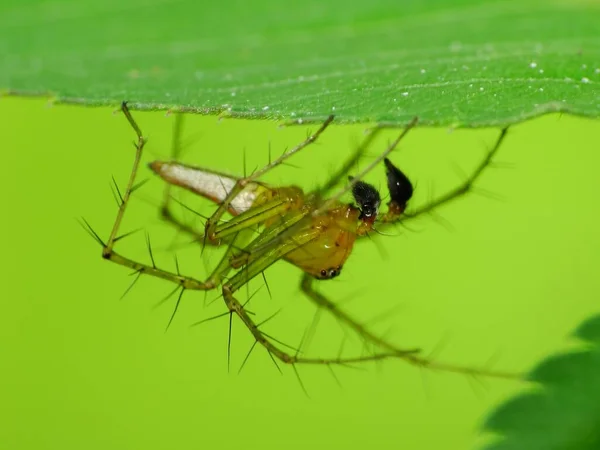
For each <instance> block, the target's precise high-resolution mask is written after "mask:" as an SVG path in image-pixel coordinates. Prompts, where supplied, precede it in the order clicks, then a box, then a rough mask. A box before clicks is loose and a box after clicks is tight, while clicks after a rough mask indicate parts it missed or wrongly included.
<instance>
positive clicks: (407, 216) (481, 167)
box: [377, 128, 508, 224]
mask: <svg viewBox="0 0 600 450" xmlns="http://www.w3.org/2000/svg"><path fill="white" fill-rule="evenodd" d="M507 132H508V128H503V129H502V130H501V132H500V135H499V136H498V139H497V140H496V143H495V144H494V146H493V147H492V149H491V150H490V151H488V152H487V153H486V155H485V157H484V158H483V159H482V160H481V162H480V163H479V164H478V165H477V167H476V168H475V170H474V171H473V172H472V173H471V175H470V176H469V177H468V178H467V179H466V180H464V182H463V183H461V184H460V185H458V186H457V187H455V188H454V189H453V190H451V191H450V192H448V193H446V194H445V195H443V196H441V197H439V198H438V199H436V200H433V201H431V202H429V203H427V204H426V205H424V206H422V207H420V208H417V209H416V210H414V211H413V212H404V210H403V208H404V205H402V207H401V208H397V206H398V205H394V204H393V201H392V202H390V204H389V206H390V208H389V211H388V212H387V213H386V214H384V215H382V216H380V217H379V218H378V220H377V222H379V223H385V224H389V223H394V222H401V223H402V222H406V221H408V220H412V219H415V218H417V217H419V216H421V215H423V214H427V213H430V212H432V211H433V210H434V209H436V208H438V207H440V206H442V205H444V204H446V203H450V202H452V201H453V200H456V199H458V198H460V197H462V196H463V195H465V194H468V193H469V192H470V191H471V189H472V188H473V184H474V183H475V182H476V181H477V180H478V179H479V177H481V175H482V174H483V173H484V172H485V170H486V169H487V168H488V167H489V166H490V164H491V162H492V159H493V158H494V156H495V155H496V153H497V152H498V149H499V148H500V146H501V145H502V142H503V141H504V138H505V137H506V134H507Z"/></svg>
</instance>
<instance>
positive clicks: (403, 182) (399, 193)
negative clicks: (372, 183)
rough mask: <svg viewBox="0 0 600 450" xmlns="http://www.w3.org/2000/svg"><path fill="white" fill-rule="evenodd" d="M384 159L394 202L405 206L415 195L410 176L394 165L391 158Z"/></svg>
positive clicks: (389, 188)
mask: <svg viewBox="0 0 600 450" xmlns="http://www.w3.org/2000/svg"><path fill="white" fill-rule="evenodd" d="M383 161H384V163H385V174H386V176H387V185H388V190H389V191H390V197H391V198H392V202H394V203H396V204H397V205H398V206H401V207H402V208H404V207H406V203H408V201H409V200H410V198H411V197H412V195H413V186H412V184H411V182H410V180H409V179H408V177H407V176H406V175H404V173H403V172H402V171H401V170H400V169H398V168H397V167H396V166H394V165H393V164H392V162H391V161H390V160H389V159H387V158H385V159H384V160H383Z"/></svg>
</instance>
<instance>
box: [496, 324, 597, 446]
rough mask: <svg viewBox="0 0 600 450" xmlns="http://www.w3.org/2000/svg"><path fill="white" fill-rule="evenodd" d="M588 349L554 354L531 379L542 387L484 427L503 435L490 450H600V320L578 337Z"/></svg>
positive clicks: (515, 401) (506, 406) (511, 404)
mask: <svg viewBox="0 0 600 450" xmlns="http://www.w3.org/2000/svg"><path fill="white" fill-rule="evenodd" d="M574 335H575V337H577V338H579V339H581V340H583V341H584V342H587V345H586V347H585V348H581V349H577V350H576V351H573V352H570V353H566V354H562V355H555V356H552V357H550V358H548V359H546V360H545V361H543V362H542V363H540V364H539V365H538V366H537V367H536V368H534V369H533V371H532V372H531V373H530V374H529V376H528V379H529V380H530V381H533V382H535V383H538V384H539V388H538V389H536V390H535V391H533V392H529V393H526V394H523V395H521V396H518V397H516V398H513V399H512V400H510V401H508V402H507V403H505V404H504V405H502V406H500V407H499V408H498V409H497V410H496V411H495V412H494V413H493V414H492V416H491V417H490V418H489V419H488V420H487V422H486V424H485V428H486V429H487V430H488V431H493V432H496V433H499V434H501V435H502V436H503V437H502V438H501V440H500V441H499V442H497V443H495V444H493V445H491V446H489V447H488V450H520V449H522V450H538V449H539V450H542V449H543V450H554V449H556V450H559V449H570V450H587V449H590V450H592V449H598V448H600V346H599V345H598V344H599V343H600V316H596V317H593V318H591V319H589V320H587V321H586V322H584V323H583V324H582V325H581V326H580V327H579V329H578V330H577V331H576V332H575V333H574Z"/></svg>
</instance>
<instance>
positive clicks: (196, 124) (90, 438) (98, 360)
mask: <svg viewBox="0 0 600 450" xmlns="http://www.w3.org/2000/svg"><path fill="white" fill-rule="evenodd" d="M134 115H135V117H136V118H137V120H138V122H139V124H140V126H141V127H142V129H143V131H144V134H145V135H147V136H148V137H149V139H150V140H149V144H148V147H147V153H146V160H151V159H155V158H167V157H168V155H169V146H170V139H171V127H172V123H173V116H165V114H164V113H136V112H134ZM0 119H1V121H2V122H1V123H2V124H3V125H2V127H1V130H2V131H1V133H0V136H1V139H2V146H3V151H2V153H3V155H4V161H3V169H4V170H3V176H2V177H1V183H2V186H1V189H2V191H1V192H2V198H3V200H4V205H3V213H2V221H1V223H2V236H3V237H4V239H3V253H4V258H3V261H4V264H3V268H2V271H1V273H2V282H3V286H4V295H2V298H3V299H2V301H1V302H0V308H1V309H0V321H1V323H0V340H1V345H0V359H1V361H2V375H1V380H2V382H1V383H0V399H1V401H0V403H1V405H2V406H0V414H1V416H2V417H0V421H1V423H2V424H3V425H2V426H1V427H0V447H1V448H7V449H29V448H37V449H49V448H63V449H80V448H89V449H106V448H111V449H132V448H145V449H148V450H150V449H170V448H182V449H183V448H234V447H241V446H244V447H259V446H260V447H261V448H263V449H276V448H282V447H285V448H292V449H306V448H367V447H378V448H383V449H387V448H390V449H391V448H410V449H429V448H436V449H437V448H444V449H465V448H477V447H478V446H481V445H482V443H484V442H486V441H487V439H489V436H485V435H481V434H480V433H479V432H478V427H479V425H480V424H481V421H482V420H483V418H484V416H485V414H486V412H487V411H489V410H490V408H492V407H493V406H494V405H496V404H498V403H499V402H501V401H502V400H503V399H505V398H507V397H508V396H510V395H512V394H514V393H516V392H518V391H519V390H521V389H525V388H527V386H526V385H524V384H520V383H517V382H511V381H503V380H493V379H485V380H477V381H473V380H468V379H467V378H466V377H464V376H459V375H454V374H445V373H434V372H427V371H422V370H419V369H417V368H415V367H412V366H409V365H406V364H404V363H402V362H395V361H387V362H385V363H384V364H381V365H368V366H364V369H365V370H353V369H346V368H341V369H337V370H336V375H337V376H338V378H339V380H340V383H341V385H342V387H341V388H340V387H339V386H338V384H337V383H336V381H335V379H334V378H333V377H331V375H330V374H329V372H328V371H327V369H326V368H323V367H308V368H305V367H300V368H299V371H300V374H301V376H302V380H303V382H304V384H305V386H306V389H307V390H308V393H309V395H310V399H309V398H307V397H306V396H305V394H304V393H303V391H302V389H301V388H300V386H299V384H298V382H297V380H296V378H295V376H294V374H293V372H292V371H291V370H290V368H288V367H283V368H282V369H283V372H284V373H283V376H282V375H280V374H279V373H278V372H277V370H276V369H275V368H274V366H273V364H272V362H271V361H270V360H269V358H268V356H267V355H266V353H265V352H263V351H259V350H260V349H258V348H257V349H255V351H254V353H253V354H252V356H251V358H250V359H249V361H248V363H247V364H246V367H245V368H244V371H243V372H242V373H241V374H239V375H238V374H237V368H238V367H239V365H240V364H241V362H242V361H243V359H244V356H245V354H246V352H247V351H248V348H249V346H250V344H251V341H250V339H249V336H248V334H249V333H248V332H247V331H246V330H244V329H243V328H242V327H241V326H239V324H236V325H235V326H234V329H233V361H232V362H233V365H232V371H231V373H230V374H228V373H227V364H226V347H227V319H220V320H215V321H212V322H210V323H207V324H205V325H203V326H202V327H197V328H190V327H189V325H190V324H192V323H193V322H195V321H198V320H200V319H202V318H206V317H209V316H211V315H214V314H218V313H221V312H223V311H225V308H224V305H223V304H222V301H221V300H217V301H216V302H214V303H212V304H211V305H209V306H205V301H204V297H203V294H202V293H198V294H194V293H191V294H189V295H188V294H186V296H185V297H184V302H183V305H182V307H181V308H180V311H179V313H178V315H177V317H176V318H175V321H174V323H173V325H172V326H171V328H170V329H169V331H168V332H167V333H165V332H164V329H165V326H166V323H167V321H168V318H169V316H170V314H171V311H172V306H173V300H171V301H169V302H167V303H166V304H165V305H163V306H161V307H159V308H153V306H154V305H155V304H156V303H157V302H159V301H160V299H161V298H163V297H164V296H165V295H166V294H167V293H168V292H169V291H170V290H171V289H172V287H171V286H170V285H169V284H168V283H166V282H163V281H157V280H150V279H142V280H141V281H140V283H139V284H138V285H137V286H136V287H135V288H134V289H133V290H132V291H131V292H130V293H129V294H128V296H127V297H125V299H123V300H122V301H119V297H120V296H121V295H122V293H123V292H124V291H125V289H126V288H127V286H128V285H129V283H130V281H131V280H132V278H131V277H128V276H127V275H128V270H127V269H125V268H122V267H118V266H115V265H112V264H111V263H109V262H106V261H103V260H102V259H101V258H100V247H99V246H97V244H95V243H94V242H93V241H92V240H91V239H90V238H89V237H88V236H87V235H86V234H85V232H84V231H83V229H82V228H81V227H80V226H79V225H78V223H77V221H76V219H77V218H78V217H80V216H84V217H85V218H86V219H87V220H89V221H90V223H91V224H92V225H93V226H94V227H95V229H96V230H97V231H98V232H99V234H100V235H101V236H102V237H103V238H105V239H106V237H107V236H108V233H109V231H110V227H111V225H112V220H113V219H114V215H115V213H116V206H115V203H114V200H113V198H112V195H111V193H110V187H109V183H110V180H111V178H110V177H111V175H114V176H115V178H116V180H117V181H118V182H119V183H120V185H121V186H122V187H123V186H124V183H125V181H126V177H127V176H128V173H129V169H130V164H131V162H132V157H133V148H132V147H131V143H130V142H131V140H132V139H133V137H134V136H133V133H132V131H131V130H130V128H129V127H128V125H127V123H126V121H125V119H124V118H123V117H122V116H121V115H120V114H112V113H111V110H110V109H105V108H98V109H85V108H81V107H72V106H71V107H67V106H51V107H50V106H49V105H47V103H46V101H44V100H40V99H38V100H28V99H14V98H3V99H1V101H0ZM185 126H186V128H185V130H186V131H185V134H186V139H187V140H188V141H190V142H193V145H191V146H190V147H189V148H188V149H187V150H186V154H185V158H186V159H187V160H188V161H192V162H195V163H196V164H200V165H203V166H206V167H212V168H215V169H221V170H227V171H230V172H232V173H241V171H242V166H243V163H242V154H243V152H244V150H245V151H246V154H247V157H248V167H254V166H256V165H259V164H261V163H263V164H264V163H265V162H266V161H267V158H268V156H267V155H268V147H269V145H271V147H272V150H273V154H279V152H281V151H283V149H284V147H285V146H292V145H294V144H295V143H297V142H299V141H300V140H301V139H302V138H303V137H304V136H305V133H306V129H305V128H300V127H297V128H296V127H295V128H287V129H281V128H279V127H278V126H277V124H276V123H274V122H268V121H267V122H257V121H255V122H252V121H243V120H233V119H226V120H222V121H219V120H218V119H217V118H215V117H188V118H186V124H185ZM364 128H365V126H364V125H362V126H352V127H350V126H344V127H333V128H332V129H331V130H330V131H328V133H327V134H326V135H324V136H323V139H322V141H321V142H320V144H319V145H318V146H315V147H314V148H309V149H307V150H305V151H304V152H303V153H302V154H300V155H298V157H297V158H295V159H294V160H293V161H292V162H293V164H294V165H296V166H297V167H284V168H282V169H281V170H278V171H276V172H274V173H272V174H271V176H270V177H269V181H271V182H273V183H284V184H288V183H298V184H300V185H301V186H302V187H304V188H307V189H309V188H311V187H314V186H315V185H316V184H317V183H318V182H322V181H323V180H325V179H326V178H327V173H328V172H329V171H330V169H331V168H332V167H335V165H336V164H339V161H340V160H341V159H343V157H344V155H345V154H347V152H348V151H349V149H351V148H352V146H354V145H356V144H357V143H358V142H359V140H360V138H361V137H362V136H363V130H364ZM395 133H396V132H395V131H390V132H389V133H388V134H386V136H385V140H388V139H391V137H392V136H393V135H394V134H395ZM497 133H498V130H492V129H485V130H483V129H482V130H454V131H452V132H449V131H448V130H445V129H427V128H423V129H417V130H415V131H414V132H411V133H410V134H409V136H408V137H407V138H406V140H405V141H404V142H403V144H402V146H401V150H400V151H398V152H397V153H395V154H394V155H393V158H392V159H393V161H394V162H395V163H396V164H397V165H399V166H401V167H402V168H403V170H405V171H406V172H407V173H408V175H409V176H410V177H411V179H413V180H414V181H415V182H416V184H417V197H416V199H415V200H416V203H419V202H425V201H427V199H428V198H429V197H430V196H432V195H436V194H440V193H442V192H443V191H444V190H445V189H446V188H448V187H449V186H451V185H453V184H456V183H458V182H460V180H461V176H462V175H461V171H463V172H465V173H467V172H468V171H469V170H470V169H471V168H472V167H473V165H474V164H476V163H477V161H478V159H479V158H481V157H482V156H483V155H484V152H485V150H486V149H487V148H489V147H490V146H491V145H492V143H493V142H494V139H495V137H496V136H497ZM598 142H600V126H598V122H597V121H592V120H587V119H581V118H573V117H568V116H559V115H550V116H545V117H542V118H540V119H536V120H534V121H531V122H527V123H523V124H520V125H518V126H515V127H513V128H512V129H511V130H510V133H509V136H508V138H507V140H506V143H505V146H504V147H503V148H502V149H501V151H500V153H499V155H498V158H497V159H498V161H501V162H502V163H503V164H502V166H501V167H498V168H494V169H492V170H490V171H489V172H487V173H486V174H485V175H484V177H483V179H482V181H481V182H480V184H479V186H481V188H485V189H486V190H487V191H490V192H491V193H493V194H494V196H496V195H497V196H500V197H501V199H493V198H491V197H490V195H477V194H473V195H470V196H468V197H466V198H464V199H463V200H460V201H458V202H456V203H454V204H452V205H449V206H448V207H446V208H443V209H441V210H440V211H439V213H440V215H441V216H442V217H443V220H442V219H439V220H438V221H436V220H434V219H433V218H425V219H423V220H419V221H418V222H415V223H412V224H410V229H404V228H398V229H396V230H390V231H389V233H390V234H393V236H378V237H376V238H374V239H373V240H365V241H364V242H361V243H360V244H359V245H358V246H357V248H356V249H355V251H354V253H353V255H352V257H351V258H350V260H349V261H348V263H347V264H346V266H345V269H344V272H343V273H342V275H341V276H340V277H339V278H337V279H336V280H335V281H333V280H332V281H330V282H322V283H321V289H322V291H323V292H324V293H326V294H327V295H328V296H330V297H331V298H332V299H336V300H337V301H340V302H341V301H345V302H348V303H346V304H345V307H346V308H347V309H349V310H350V311H351V312H352V313H353V314H355V315H356V316H358V317H361V318H364V320H365V321H368V320H369V319H373V318H376V319H377V318H378V320H374V321H373V322H372V325H373V327H374V329H376V330H379V331H381V332H385V331H387V330H388V329H390V327H391V330H392V331H391V333H390V334H389V336H390V338H391V339H394V341H395V342H398V343H399V344H401V345H403V346H406V347H412V346H419V347H422V348H423V349H424V350H425V352H427V351H431V350H434V349H435V348H437V347H438V345H439V344H440V343H442V344H443V345H442V348H440V350H439V351H438V352H437V353H436V357H437V358H438V359H439V360H441V361H447V362H452V363H463V364H467V365H478V364H484V363H485V362H486V361H487V360H488V359H489V358H490V357H491V356H493V355H496V356H497V358H495V363H494V367H495V368H497V369H498V370H507V371H508V370H510V371H525V370H527V369H528V368H530V367H531V366H532V365H533V364H534V363H535V362H536V361H538V360H539V359H540V358H542V357H544V356H545V355H547V354H550V353H553V352H555V351H557V350H560V349H563V348H566V347H568V346H570V345H572V343H571V342H569V341H568V339H567V335H568V334H569V333H570V332H571V331H572V329H573V328H574V327H575V326H576V325H577V324H578V323H579V322H580V321H581V320H583V319H584V318H585V317H587V316H589V315H591V314H593V313H596V312H598V310H599V309H600V308H599V307H598V304H597V292H598V288H599V287H600V286H599V284H600V281H598V279H597V277H596V276H595V275H596V272H597V268H598V266H599V264H600V256H598V255H599V254H600V253H599V251H598V250H599V247H600V238H599V237H598V232H597V223H598V213H597V211H598V208H597V207H596V205H597V202H598V199H597V176H598V175H597V167H599V163H600V152H598ZM383 146H384V142H383V141H381V142H379V143H378V145H376V146H374V147H373V149H372V150H371V151H370V153H371V155H375V154H376V153H377V152H378V151H380V150H381V149H383ZM366 163H368V161H364V162H363V164H366ZM456 167H460V170H457V169H455V168H456ZM142 176H149V173H148V172H147V171H146V172H144V173H143V174H142ZM369 180H370V181H372V182H374V183H376V184H378V185H379V186H380V187H382V188H383V187H384V186H385V182H384V175H383V169H380V170H379V171H375V172H374V173H372V174H371V175H370V177H369ZM161 188H162V186H161V184H160V182H159V181H158V180H156V179H153V178H152V179H151V181H150V183H148V184H147V185H146V186H144V188H143V189H142V190H140V191H138V193H139V195H136V197H135V198H134V201H133V202H132V208H131V210H130V211H129V213H128V215H127V217H126V221H125V228H124V230H127V229H134V228H136V227H140V226H142V227H144V228H146V229H148V231H149V232H150V236H151V238H152V242H153V246H154V247H155V256H156V259H157V263H158V264H159V265H160V266H165V267H167V268H172V267H173V257H172V250H170V248H172V247H173V245H176V246H177V247H178V248H180V253H181V254H182V255H183V256H182V269H183V271H184V272H186V273H191V274H195V275H197V276H198V277H204V276H205V274H206V268H205V266H208V267H213V266H214V264H215V263H216V261H217V256H216V255H215V254H214V253H212V254H211V252H210V251H209V250H207V252H205V253H209V255H208V256H207V258H206V260H205V261H203V259H202V258H201V257H200V256H199V247H197V246H191V245H185V243H186V242H188V241H189V239H187V240H186V238H185V237H184V236H181V235H176V233H175V232H174V231H173V230H171V229H170V228H169V227H167V226H165V225H163V224H161V223H160V221H159V219H158V205H159V203H160V200H161ZM203 208H205V210H204V211H205V212H208V211H210V207H209V205H208V204H204V206H203ZM440 222H441V224H440ZM120 244H122V245H121V246H120V247H119V248H120V249H121V250H122V251H123V252H124V253H127V254H129V255H133V256H136V257H139V258H140V259H142V260H148V255H147V252H146V251H145V244H144V235H143V233H138V234H135V235H133V236H132V237H131V238H130V239H128V240H127V241H123V242H122V243H120ZM178 254H179V253H178ZM299 275H300V274H299V271H298V270H297V269H296V268H294V267H292V266H290V265H288V264H286V263H283V262H281V263H278V264H276V265H274V266H273V267H271V268H270V269H269V270H268V271H267V272H266V276H267V279H268V281H269V286H270V290H271V292H272V298H270V297H269V295H268V294H267V292H266V289H264V288H263V289H261V290H260V291H259V294H258V295H257V297H256V298H255V299H253V300H252V308H251V309H252V310H253V311H254V312H256V314H257V315H258V316H259V317H268V316H269V314H271V313H272V312H274V311H276V310H278V309H279V308H282V312H281V314H280V315H278V316H277V317H276V318H275V319H274V320H273V321H271V322H270V323H269V327H268V328H267V330H268V332H269V333H272V334H274V335H275V336H277V337H280V338H281V339H282V340H285V341H289V342H290V344H294V345H297V343H298V342H299V341H300V338H301V335H302V332H303V330H304V329H305V327H306V326H307V325H308V324H309V323H310V321H311V319H312V317H313V313H314V309H313V308H312V305H311V304H310V302H309V301H308V300H307V299H305V298H304V297H303V296H302V294H301V293H300V291H299V288H298V287H297V283H298V282H299ZM261 284H262V281H261V280H256V281H255V282H254V283H253V284H252V286H251V289H250V291H253V290H254V289H255V288H258V287H259V286H260V285H261ZM245 295H246V293H245V292H240V297H245ZM215 297H216V294H209V296H208V300H212V299H214V298H215ZM390 308H393V309H392V310H391V311H393V312H392V313H390V314H387V315H386V317H385V320H381V317H380V316H381V313H382V312H385V311H390ZM346 332H347V330H346V331H344V330H343V329H342V327H340V326H339V324H337V323H336V322H335V321H333V320H330V319H328V318H327V317H326V316H323V318H322V320H321V321H320V322H319V326H318V328H317V332H316V334H315V337H314V339H313V340H312V341H311V343H310V346H309V349H308V350H309V351H310V352H311V353H313V354H319V355H326V354H328V353H329V354H331V353H332V352H333V353H334V354H335V353H336V352H337V348H338V347H339V345H340V342H341V341H342V339H343V336H344V334H345V333H346ZM348 334H350V333H348ZM347 349H348V352H352V351H354V353H356V352H360V349H361V348H360V343H359V342H358V341H357V340H356V339H354V340H352V339H349V341H348V344H347Z"/></svg>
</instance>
